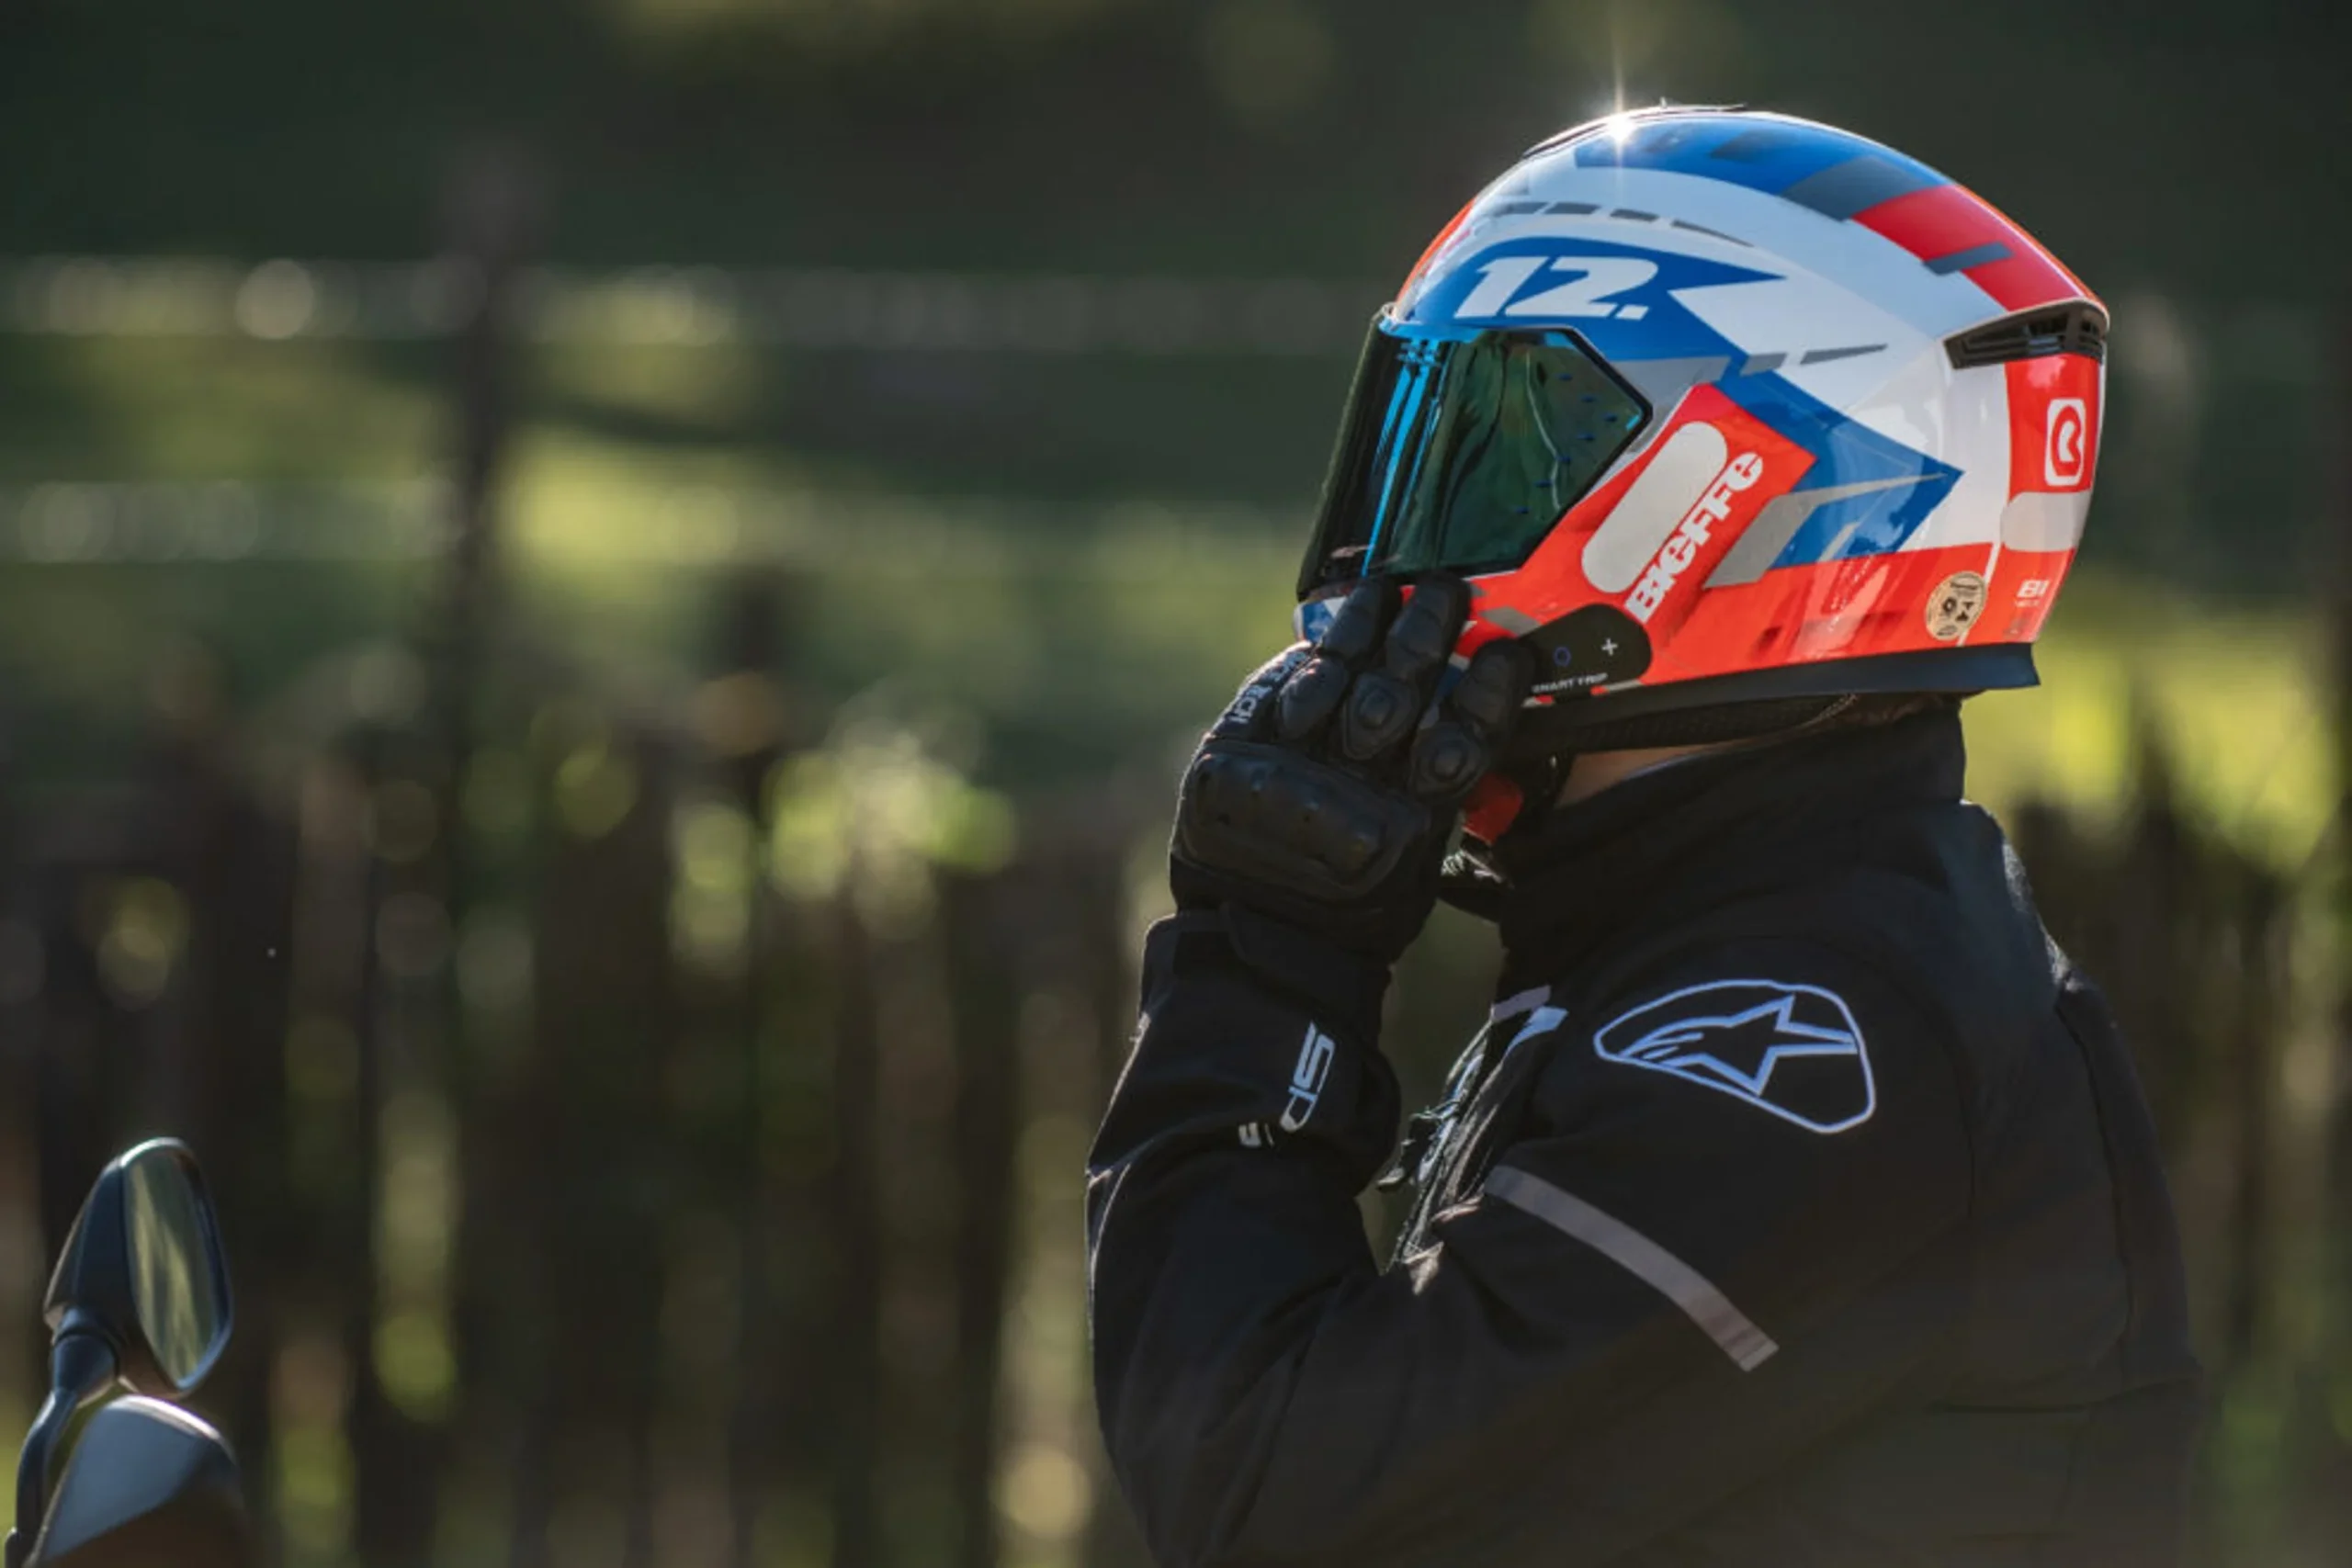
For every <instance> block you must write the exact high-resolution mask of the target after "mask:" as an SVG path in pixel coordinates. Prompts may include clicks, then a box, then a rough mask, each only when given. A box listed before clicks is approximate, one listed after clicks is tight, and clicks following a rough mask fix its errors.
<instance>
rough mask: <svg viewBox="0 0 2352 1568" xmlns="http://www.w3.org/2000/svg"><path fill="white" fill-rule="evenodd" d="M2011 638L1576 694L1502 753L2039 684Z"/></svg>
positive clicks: (1697, 739) (1766, 727)
mask: <svg viewBox="0 0 2352 1568" xmlns="http://www.w3.org/2000/svg"><path fill="white" fill-rule="evenodd" d="M2040 680H2041V677H2040V676H2039V675H2038V674H2036V673H2035V671H2034V668H2033V649H2031V648H2030V647H2029V646H2027V645H2024V644H2021V643H2006V644H2002V645H1999V646H1997V647H1992V648H1973V649H1948V650H1940V651H1937V652H1931V653H1916V654H1915V653H1888V654H1881V655H1878V656H1876V657H1874V658H1869V659H1840V660H1825V661H1823V662H1821V663H1818V664H1796V665H1787V666H1783V667H1781V668H1780V669H1777V670H1757V671H1747V672H1744V673H1741V674H1737V675H1718V676H1713V677H1711V678H1709V679H1707V680H1702V681H1677V682H1671V683H1669V684H1667V685H1662V686H1636V687H1634V689H1633V690H1631V691H1625V692H1612V693H1605V694H1601V695H1600V696H1594V697H1577V698H1572V699H1569V700H1567V701H1565V702H1558V703H1554V704H1552V705H1550V706H1548V707H1532V708H1530V709H1529V710H1528V712H1527V715H1526V716H1525V717H1524V718H1523V719H1522V720H1521V723H1520V727H1519V729H1518V732H1517V733H1516V734H1515V735H1514V736H1513V737H1512V739H1511V743H1510V751H1509V752H1508V753H1507V756H1506V761H1508V762H1510V763H1514V764H1526V763H1531V762H1536V761H1544V760H1555V759H1556V760H1565V759H1566V758H1568V757H1572V756H1574V755H1576V754H1577V753H1579V752H1589V751H1626V750H1637V749H1641V748H1646V747H1652V746H1700V745H1711V744H1716V743H1720V742H1724V741H1732V740H1756V739H1762V738H1764V737H1766V736H1769V735H1779V734H1782V733H1784V732H1786V731H1788V730H1792V729H1797V728H1803V727H1804V726H1805V725H1808V724H1814V723H1817V722H1819V721H1820V720H1822V719H1824V718H1826V717H1828V716H1830V714H1831V713H1832V712H1834V711H1836V710H1837V709H1838V708H1839V707H1841V706H1842V705H1844V704H1845V703H1846V702H1847V701H1848V700H1849V699H1851V698H1854V697H1860V696H1877V695H1894V694H1908V693H1925V692H1949V693H1952V694H1960V695H1966V694H1973V693H1976V692H1990V691H2009V690H2015V689H2016V688H2018V687H2022V686H2032V685H2037V684H2039V683H2040Z"/></svg>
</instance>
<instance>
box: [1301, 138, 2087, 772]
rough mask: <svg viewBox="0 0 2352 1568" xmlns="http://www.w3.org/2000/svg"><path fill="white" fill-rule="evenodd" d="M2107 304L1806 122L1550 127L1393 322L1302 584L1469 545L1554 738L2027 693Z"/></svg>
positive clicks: (1913, 178) (1721, 727)
mask: <svg viewBox="0 0 2352 1568" xmlns="http://www.w3.org/2000/svg"><path fill="white" fill-rule="evenodd" d="M2107 319H2108V318H2107V311H2106V310H2105V308H2104V307H2103V306H2102V305H2101V304H2100V303H2099V301H2098V299H2097V298H2096V297H2095V296H2093V295H2092V294H2091V292H2090V291H2089V290H2088V289H2087V288H2085V287H2084V286H2083V285H2082V283H2081V282H2080V281H2079V280H2077V279H2076V278H2075V276H2074V275H2073V274H2072V273H2070V272H2068V271H2067V270H2066V269H2065V267H2064V266H2063V265H2060V264H2059V263H2058V261H2057V260H2056V258H2054V257H2053V256H2052V255H2051V254H2050V253H2049V252H2048V251H2046V250H2044V249H2043V248H2042V247H2041V245H2040V244H2039V243H2036V242H2035V241H2034V240H2033V238H2032V237H2031V236H2030V235H2029V234H2027V233H2026V231H2024V230H2023V229H2021V228H2019V227H2018V225H2017V224H2016V223H2014V222H2012V221H2010V220H2008V219H2007V218H2006V217H2004V216H2003V215H2002V214H2001V213H2000V212H1998V211H1997V210H1996V209H1994V208H1993V207H1992V206H1991V205H1989V204H1988V203H1986V202H1985V200H1984V199H1983V198H1981V197H1977V196H1976V195H1974V194H1973V192H1971V191H1969V190H1967V189H1966V188H1965V187H1963V186H1959V185H1956V184H1954V183H1952V182H1951V180H1949V179H1947V178H1945V177H1944V176H1943V175H1939V174H1938V173H1937V172H1936V171H1934V170H1933V169H1930V168H1928V166H1927V165H1925V164H1920V163H1918V162H1917V161H1915V160H1913V159H1911V158H1907V157H1905V156H1904V155H1903V154H1902V153H1900V152H1894V151H1893V150H1891V149H1889V148H1886V147H1883V146H1881V145H1879V144H1878V143H1877V142H1874V141H1869V140H1867V139H1865V138H1863V137H1860V136H1855V135H1852V134H1850V133H1849V132H1846V131H1842V130H1834V129H1832V128H1830V127H1828V126H1825V125H1817V124H1815V123H1813V122H1811V121H1808V120H1804V119H1797V118H1791V117H1789V116H1785V115H1778V114H1767V113H1758V112H1751V111H1746V110H1734V109H1718V108H1658V109H1647V110H1640V111H1635V112H1633V113H1627V114H1621V115H1616V116H1612V117H1611V118H1607V119H1603V120H1598V121H1595V122H1593V123H1591V124H1589V125H1583V126H1578V127H1577V128H1576V129H1574V130H1567V131H1565V132H1563V133H1561V134H1560V135H1558V136H1555V137H1554V138H1553V139H1552V140H1550V141H1545V142H1543V143H1541V144H1540V145H1538V146H1536V147H1535V148H1533V149H1532V150H1531V151H1530V152H1528V153H1527V154H1526V155H1525V156H1524V157H1523V158H1522V159H1521V161H1520V162H1519V164H1516V165H1515V166H1514V167H1513V168H1511V169H1510V171H1509V172H1508V173H1506V174H1505V175H1503V176H1502V177H1501V178H1500V179H1498V180H1497V181H1495V183H1494V184H1492V185H1491V186H1487V189H1486V190H1484V191H1483V192H1481V193H1480V194H1479V195H1478V196H1477V197H1476V198H1475V199H1473V200H1472V201H1471V202H1470V204H1469V205H1468V206H1467V207H1465V208H1464V209H1463V210H1462V211H1461V213H1460V214H1459V215H1458V216H1456V217H1455V218H1454V220H1453V221H1452V222H1451V223H1449V224H1447V225H1446V227H1445V229H1444V230H1443V231H1442V232H1441V233H1440V234H1439V235H1438V236H1437V238H1436V240H1435V241H1434V242H1433V243H1431V244H1430V247H1429V249H1428V251H1427V252H1426V253H1425V254H1423V256H1422V257H1421V259H1420V262H1419V265H1416V266H1415V267H1414V268H1413V270H1412V272H1411V274H1410V276H1408V277H1407V278H1406V280H1405V283H1404V287H1403V288H1402V289H1401V290H1400V291H1399V292H1398V294H1397V298H1396V299H1395V300H1394V301H1393V302H1392V303H1391V304H1389V305H1388V306H1386V307H1385V309H1384V310H1382V311H1381V313H1380V315H1379V317H1378V319H1377V320H1376V321H1374V325H1373V328H1372V332H1371V335H1370V338H1369V340H1368V342H1367V344H1366V345H1365V349H1364V353H1363V360H1362V363H1361V365H1360V367H1359V368H1358V371H1357V375H1356V380H1355V385H1354V389H1353V391H1352V392H1351V396H1350V398H1349V401H1348V407H1347V412H1346V413H1345V415H1344V417H1343V420H1342V423H1341V427H1340V438H1339V442H1338V446H1337V448H1336V450H1335V452H1334V455H1333V457H1332V461H1331V467H1330V470H1329V477H1328V479H1327V480H1326V482H1325V487H1324V492H1323V499H1322V504H1321V509H1320V514H1319V517H1318V519H1317V525H1316V531H1315V535H1314V538H1313V542H1312V543H1311V545H1310V547H1309V548H1308V551H1307V555H1306V563H1305V565H1304V568H1303V569H1302V570H1301V574H1300V578H1299V597H1300V601H1301V604H1300V612H1299V630H1300V632H1301V634H1302V635H1304V636H1306V637H1314V636H1315V635H1317V632H1319V630H1320V629H1321V627H1322V626H1323V624H1324V623H1325V621H1326V620H1327V619H1328V617H1329V615H1330V613H1331V612H1332V610H1333V608H1334V607H1336V605H1337V604H1338V599H1339V596H1340V595H1342V594H1344V593H1345V592H1346V591H1347V589H1348V587H1349V586H1350V585H1351V583H1353V582H1354V581H1356V580H1357V579H1358V578H1361V577H1363V576H1365V575H1368V574H1390V575H1397V576H1400V577H1406V578H1409V577H1410V576H1412V575H1413V574H1415V573H1419V572H1429V571H1440V570H1442V571H1448V572H1453V573H1455V574H1458V575H1461V576H1464V577H1466V578H1467V579H1469V581H1470V582H1471V586H1472V590H1473V610H1472V614H1471V618H1470V621H1469V624H1468V626H1467V627H1466V629H1465V630H1464V635H1463V638H1462V641H1461V644H1460V645H1459V647H1458V649H1457V651H1456V660H1457V663H1458V662H1459V661H1461V660H1464V659H1466V658H1467V656H1468V655H1469V654H1470V653H1471V652H1473V651H1475V650H1476V649H1477V648H1478V647H1479V646H1480V645H1481V644H1482V643H1484V642H1486V641H1487V640H1490V639H1492V638H1495V637H1521V638H1523V639H1525V640H1526V641H1527V642H1528V643H1529V644H1530V645H1531V646H1532V648H1533V649H1535V651H1536V654H1537V657H1538V664H1539V671H1540V673H1539V675H1538V679H1537V682H1536V686H1535V689H1534V694H1533V695H1532V697H1531V699H1530V706H1531V709H1532V710H1533V711H1531V712H1529V713H1527V714H1525V715H1524V716H1523V719H1524V722H1523V723H1522V725H1521V732H1520V735H1521V738H1520V741H1519V746H1520V749H1521V751H1522V752H1524V753H1526V754H1528V755H1531V756H1532V755H1541V754H1553V755H1556V754H1559V753H1563V752H1568V751H1575V750H1601V749H1605V748H1608V747H1616V746H1643V745H1668V744H1679V743H1682V742H1684V741H1689V740H1702V739H1735V738H1738V737H1740V736H1745V735H1757V734H1763V733H1768V732H1770V731H1771V730H1773V729H1775V728H1786V727H1788V726H1790V725H1792V724H1797V723H1803V722H1805V721H1806V720H1808V719H1809V718H1812V717H1815V716H1819V715H1821V714H1822V713H1823V712H1824V711H1825V710H1826V707H1827V706H1829V705H1832V704H1835V703H1837V702H1838V701H1841V700H1847V699H1850V698H1852V697H1854V696H1856V695H1858V694H1873V693H1902V694H1917V693H1939V692H1954V693H1968V692H1977V691H1983V690H1986V689H1990V688H1998V687H2014V686H2025V685H2030V684H2032V683H2034V681H2035V675H2034V668H2033V655H2032V645H2033V641H2034V638H2035V637H2037V636H2038V635H2039V634H2040V633H2041V627H2042V624H2043V622H2044V620H2045V619H2046V618H2047V616H2048V615H2049V613H2050V608H2051V605H2052V604H2053V603H2054V602H2055V600H2056V598H2057V595H2058V590H2059V588H2060V586H2061V584H2062V583H2064V581H2065V575H2066V570H2067V567H2068V565H2069V564H2070V563H2071V562H2072V561H2073V559H2074V555H2075V546H2076V544H2077V543H2078V541H2079V540H2080V538H2081V536H2082V528H2083V520H2084V515H2085V513H2086V510H2087V508H2088V506H2089V502H2090V492H2091V479H2092V473H2093V469H2094V467H2095V464H2096V457H2097V453H2098V434H2099V425H2100V419H2101V412H2102V398H2101V393H2102V390H2103V387H2104V370H2105V354H2106V349H2105V341H2106V332H2107Z"/></svg>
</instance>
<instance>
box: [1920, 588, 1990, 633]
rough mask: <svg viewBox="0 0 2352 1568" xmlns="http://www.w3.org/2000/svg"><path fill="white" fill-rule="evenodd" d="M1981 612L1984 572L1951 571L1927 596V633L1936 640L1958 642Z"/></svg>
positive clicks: (1983, 593) (1982, 608)
mask: <svg viewBox="0 0 2352 1568" xmlns="http://www.w3.org/2000/svg"><path fill="white" fill-rule="evenodd" d="M1984 611H1985V575H1984V573H1982V572H1976V571H1955V572H1953V573H1952V574H1951V576H1950V577H1947V578H1945V579H1944V580H1943V581H1941V582H1939V583H1937V584H1936V591H1935V592H1933V593H1931V594H1929V595H1928V636H1929V637H1934V638H1935V639H1936V640H1937V641H1938V642H1958V641H1959V640H1960V636H1961V634H1962V632H1964V631H1966V630H1967V629H1968V628H1969V627H1971V626H1974V625H1975V624H1976V617H1977V616H1978V615H1982V614H1983V613H1984Z"/></svg>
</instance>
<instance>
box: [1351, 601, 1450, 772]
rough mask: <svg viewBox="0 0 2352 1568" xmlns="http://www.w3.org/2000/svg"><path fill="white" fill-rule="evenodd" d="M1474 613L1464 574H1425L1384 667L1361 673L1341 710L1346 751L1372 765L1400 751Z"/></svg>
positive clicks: (1384, 655)
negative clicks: (1456, 575) (1464, 626)
mask: <svg viewBox="0 0 2352 1568" xmlns="http://www.w3.org/2000/svg"><path fill="white" fill-rule="evenodd" d="M1469 611H1470V586H1469V584H1467V583H1465V582H1464V581H1461V580H1460V579H1459V578H1453V577H1430V578H1424V579H1422V580H1421V581H1419V582H1417V583H1415V584H1414V585H1413V597H1412V600H1411V602H1410V603H1408V604H1407V605H1406V606H1405V607H1404V609H1402V610H1401V611H1399V612H1398V613H1397V619H1396V620H1395V622H1394V623H1392V624H1391V625H1390V626H1389V628H1388V636H1387V637H1386V638H1385V639H1384V641H1383V642H1382V645H1381V655H1380V658H1381V668H1379V669H1378V670H1374V671H1369V672H1367V673H1365V674H1363V675H1359V676H1357V677H1356V681H1355V684H1354V685H1353V686H1351V687H1350V688H1349V690H1348V696H1347V701H1346V703H1345V704H1344V705H1342V706H1341V707H1340V755H1341V756H1343V757H1345V758H1346V759H1347V760H1348V761H1351V762H1358V763H1371V762H1374V761H1377V760H1378V759H1379V758H1381V757H1382V756H1383V755H1384V754H1385V753H1387V752H1389V751H1392V750H1395V749H1396V748H1397V745H1398V743H1399V742H1401V741H1403V740H1404V739H1405V738H1406V737H1407V736H1408V735H1410V734H1411V733H1412V732H1413V728H1414V726H1416V725H1417V724H1419V722H1420V718H1421V710H1422V708H1423V706H1424V705H1426V704H1427V703H1428V701H1429V697H1430V693H1431V692H1433V691H1434V690H1436V688H1437V682H1438V677H1439V676H1441V675H1442V674H1443V673H1444V671H1445V667H1446V661H1447V660H1449V659H1451V658H1452V657H1453V644H1454V642H1455V640H1456V639H1457V638H1459V637H1461V635H1462V626H1463V622H1464V620H1466V619H1467V618H1468V615H1469Z"/></svg>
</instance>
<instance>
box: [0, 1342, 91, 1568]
mask: <svg viewBox="0 0 2352 1568" xmlns="http://www.w3.org/2000/svg"><path fill="white" fill-rule="evenodd" d="M115 1371H116V1359H115V1352H114V1347H113V1346H112V1345H111V1344H109V1343H108V1342H107V1337H106V1336H105V1335H103V1334H100V1333H97V1332H96V1331H95V1330H93V1329H89V1328H85V1327H82V1326H80V1325H76V1324H75V1323H74V1321H73V1320H72V1318H71V1317H69V1318H68V1319H67V1320H66V1322H65V1324H64V1325H63V1326H62V1328H60V1329H59V1331H58V1335H57V1340H56V1343H54V1344H53V1345H51V1347H50V1349H49V1398H48V1399H46V1400H44V1401H43V1402H42V1404H41V1407H40V1415H39V1416H36V1417H35V1418H34V1420H33V1426H32V1430H31V1431H29V1432H28V1433H27V1434H26V1435H25V1448H24V1452H23V1453H22V1454H21V1455H20V1456H19V1457H18V1459H17V1524H16V1528H15V1529H11V1530H10V1531H9V1532H8V1544H7V1550H6V1568H24V1562H25V1559H26V1558H27V1557H28V1556H29V1555H30V1554H31V1552H32V1543H33V1541H34V1540H35V1539H36V1538H37V1537H38V1536H39V1535H40V1525H41V1517H42V1515H43V1514H44V1513H45V1512H46V1511H47V1510H48V1507H49V1497H50V1494H51V1491H52V1490H54V1488H55V1487H56V1485H57V1475H56V1473H55V1472H57V1470H58V1469H59V1468H60V1465H59V1461H60V1460H61V1459H62V1447H63V1441H64V1438H65V1429H66V1427H69V1426H71V1425H72V1424H73V1421H74V1414H75V1412H77V1411H79V1410H80V1409H81V1408H82V1406H83V1405H85V1404H88V1403H89V1401H90V1396H91V1395H92V1394H94V1393H97V1392H98V1391H99V1390H100V1389H102V1388H104V1387H106V1385H107V1383H109V1382H113V1381H114V1375H115Z"/></svg>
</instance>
